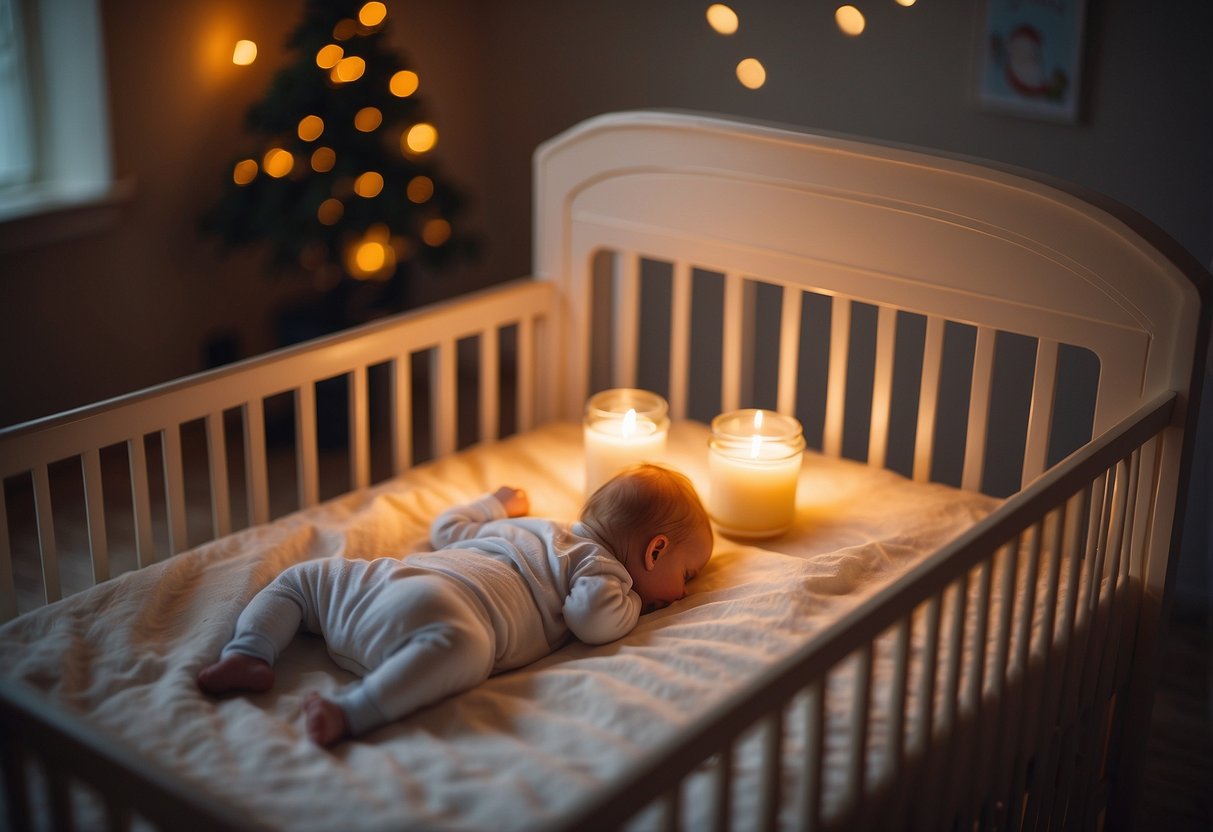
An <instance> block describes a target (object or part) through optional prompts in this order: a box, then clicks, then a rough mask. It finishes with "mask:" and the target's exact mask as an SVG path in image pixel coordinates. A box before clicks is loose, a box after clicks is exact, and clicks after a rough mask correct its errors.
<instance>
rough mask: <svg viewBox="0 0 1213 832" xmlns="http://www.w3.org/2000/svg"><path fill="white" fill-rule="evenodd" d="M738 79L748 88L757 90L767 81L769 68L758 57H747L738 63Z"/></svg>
mask: <svg viewBox="0 0 1213 832" xmlns="http://www.w3.org/2000/svg"><path fill="white" fill-rule="evenodd" d="M737 80H738V81H740V82H741V85H742V86H743V87H745V88H746V89H751V90H756V89H758V88H759V87H761V86H762V85H763V84H765V83H766V82H767V70H766V67H764V66H763V65H762V61H760V60H758V59H757V58H745V59H744V60H742V61H740V62H739V63H738V64H737Z"/></svg>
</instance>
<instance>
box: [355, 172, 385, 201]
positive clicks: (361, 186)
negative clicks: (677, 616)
mask: <svg viewBox="0 0 1213 832" xmlns="http://www.w3.org/2000/svg"><path fill="white" fill-rule="evenodd" d="M382 190H383V176H382V174H379V173H376V172H375V171H373V170H368V171H367V172H366V173H364V174H362V175H361V176H359V177H358V178H357V179H355V180H354V193H356V194H358V196H361V197H365V198H366V199H371V198H372V197H376V196H379V193H380V191H382Z"/></svg>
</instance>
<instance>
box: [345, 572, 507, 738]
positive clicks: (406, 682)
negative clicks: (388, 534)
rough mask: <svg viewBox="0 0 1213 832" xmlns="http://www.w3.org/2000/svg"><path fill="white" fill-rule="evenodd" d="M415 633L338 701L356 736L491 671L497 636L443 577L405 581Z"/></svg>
mask: <svg viewBox="0 0 1213 832" xmlns="http://www.w3.org/2000/svg"><path fill="white" fill-rule="evenodd" d="M405 581H406V582H407V583H408V584H409V585H410V586H409V589H410V592H409V595H408V596H407V600H406V601H405V603H404V605H405V609H402V610H401V615H402V616H404V617H405V618H406V619H407V620H409V621H410V623H411V624H412V626H411V628H410V629H411V630H412V634H411V636H410V637H409V638H408V640H407V641H405V642H404V644H403V645H401V647H400V648H399V649H398V650H396V651H395V652H394V653H392V654H391V655H389V656H388V657H387V658H386V659H385V660H384V661H383V662H382V664H380V665H379V666H378V667H376V668H375V669H373V670H372V671H371V672H370V673H368V674H367V675H366V676H365V677H364V678H363V679H362V681H361V683H358V684H356V685H354V686H353V687H351V688H347V689H346V690H345V691H343V692H342V694H340V695H339V696H337V697H334V701H335V702H336V703H337V704H338V705H339V706H340V707H341V710H342V711H343V712H344V714H345V718H346V720H347V722H348V728H349V733H350V734H352V735H354V736H358V735H359V734H364V733H366V732H367V731H370V730H372V729H373V728H377V727H379V726H380V725H383V724H386V723H388V722H392V721H394V720H397V719H400V718H401V717H403V716H406V715H408V714H410V713H412V712H413V711H416V710H417V709H419V708H423V707H425V706H426V705H431V704H433V703H435V702H438V701H439V700H441V699H444V698H446V697H447V696H450V695H452V694H455V693H459V692H461V691H465V690H468V689H469V688H472V687H475V686H476V685H478V684H480V683H481V682H483V681H484V680H485V679H487V678H488V677H489V674H490V673H492V670H493V661H494V658H495V647H496V641H495V635H494V633H493V630H492V625H491V623H490V621H489V619H488V615H487V614H486V613H485V612H484V609H483V607H481V606H480V604H479V602H477V601H476V600H475V599H474V598H473V597H472V596H471V595H470V593H468V592H467V590H465V589H463V588H462V587H460V586H459V585H458V584H457V583H455V581H454V580H453V579H451V578H447V577H445V576H439V575H435V576H428V575H426V576H417V577H410V578H407V579H405Z"/></svg>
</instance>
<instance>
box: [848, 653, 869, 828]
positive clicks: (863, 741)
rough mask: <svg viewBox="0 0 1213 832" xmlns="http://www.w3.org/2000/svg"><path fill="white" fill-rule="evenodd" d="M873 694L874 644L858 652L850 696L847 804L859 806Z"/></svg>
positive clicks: (866, 755)
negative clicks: (853, 684) (853, 685)
mask: <svg viewBox="0 0 1213 832" xmlns="http://www.w3.org/2000/svg"><path fill="white" fill-rule="evenodd" d="M871 693H872V644H871V642H868V643H867V644H865V645H864V646H863V647H861V648H859V650H857V651H856V652H855V687H854V689H853V690H852V697H851V743H850V750H849V753H848V756H847V785H846V794H847V798H846V805H847V806H849V807H851V808H852V809H853V810H854V809H858V808H859V805H860V801H861V799H862V798H863V790H864V782H865V780H866V778H867V766H868V731H869V727H870V726H869V722H870V707H869V706H870V699H871Z"/></svg>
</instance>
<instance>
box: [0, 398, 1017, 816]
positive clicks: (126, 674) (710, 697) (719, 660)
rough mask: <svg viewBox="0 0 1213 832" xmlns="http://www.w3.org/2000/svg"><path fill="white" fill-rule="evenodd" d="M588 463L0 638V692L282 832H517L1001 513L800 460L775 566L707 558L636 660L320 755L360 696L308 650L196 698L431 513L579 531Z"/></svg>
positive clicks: (524, 452) (499, 474)
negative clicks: (231, 654) (273, 588)
mask: <svg viewBox="0 0 1213 832" xmlns="http://www.w3.org/2000/svg"><path fill="white" fill-rule="evenodd" d="M707 436H708V432H707V429H706V427H705V426H703V425H701V424H697V423H689V422H688V423H680V424H676V425H675V426H674V427H673V430H672V431H671V437H670V447H669V452H668V459H667V461H668V462H669V463H670V464H672V465H674V466H675V467H678V468H679V469H681V470H683V471H685V472H686V473H687V474H688V475H689V476H690V477H691V479H692V481H693V482H695V484H696V486H697V487H698V488H699V489H700V491H701V493H702V494H704V495H705V496H706V494H707V488H708V481H707V464H706V463H707V460H706V453H707V451H706V448H707ZM580 459H581V434H580V427H579V426H578V425H574V424H556V425H550V426H547V427H544V428H541V429H538V430H535V431H531V432H528V433H525V434H522V435H519V436H515V437H511V438H509V439H506V440H504V441H501V442H498V443H494V444H490V445H485V446H477V447H474V448H471V449H468V450H465V451H462V452H460V453H458V454H455V455H453V456H450V457H447V458H444V459H441V460H437V461H435V462H432V463H428V464H425V465H422V466H419V467H417V468H415V469H413V470H411V471H410V472H408V473H407V474H406V475H405V476H403V477H400V478H397V479H393V480H390V481H387V482H385V483H381V484H379V485H377V486H374V487H372V488H369V489H366V490H363V491H360V492H357V493H353V494H350V495H346V496H344V497H341V498H338V499H336V500H333V501H330V502H328V503H325V504H323V505H320V506H318V507H315V508H313V509H309V510H307V511H303V512H298V513H295V514H292V515H288V516H286V517H283V518H281V519H279V520H277V521H275V522H273V523H271V524H268V525H266V526H262V527H257V528H253V529H249V530H246V531H244V532H240V533H237V534H233V535H230V536H228V537H226V538H224V539H221V540H218V541H214V542H211V543H208V544H206V545H203V546H201V547H198V548H196V549H194V550H191V551H190V552H187V553H185V554H182V555H180V556H178V557H175V558H172V559H170V560H168V561H166V562H164V563H160V564H157V565H155V566H152V567H150V568H147V569H144V570H141V571H139V572H133V573H128V574H126V575H123V576H121V577H119V578H117V579H115V580H113V581H110V582H108V583H106V584H102V585H100V586H98V587H95V588H93V589H91V590H88V591H86V592H83V593H80V594H78V595H76V596H72V597H70V598H67V599H65V600H63V601H61V602H58V603H56V604H53V605H51V606H49V607H47V608H44V609H41V610H38V611H35V612H33V613H30V614H27V615H25V616H23V617H21V618H19V619H17V620H15V621H12V622H10V623H9V624H7V625H5V626H4V627H3V628H0V668H3V670H2V671H0V672H3V673H4V674H5V675H7V676H11V677H14V678H17V679H20V680H22V681H24V682H26V683H27V684H29V685H32V686H34V687H35V688H37V689H39V690H41V691H45V692H46V694H47V695H48V696H51V697H53V698H55V699H56V700H59V701H61V702H63V703H64V704H66V705H67V706H68V707H70V708H71V709H72V710H73V711H75V712H77V713H79V714H81V715H83V716H85V717H87V719H88V720H89V721H90V722H91V723H92V724H94V725H96V726H98V727H100V728H101V729H102V730H104V731H106V732H108V733H110V734H112V735H113V736H115V737H116V738H118V739H119V740H120V741H121V742H124V743H126V744H127V745H129V746H130V747H131V748H133V749H134V750H136V751H137V752H139V753H140V754H142V755H144V756H146V757H147V758H148V759H150V760H152V761H154V762H155V763H156V764H157V765H160V766H163V767H166V768H171V769H172V770H174V771H176V772H177V773H179V774H180V775H181V776H182V777H183V778H185V779H186V781H188V782H190V783H192V784H194V785H196V787H197V788H198V790H199V791H200V792H201V793H203V794H207V795H212V796H214V797H215V798H216V799H219V800H223V801H224V802H226V803H229V804H231V805H233V806H234V807H235V808H237V809H238V810H240V811H242V812H245V813H247V814H248V816H249V817H250V818H252V819H255V820H257V821H260V822H262V823H265V824H267V825H270V826H274V827H280V828H291V829H334V828H358V829H379V828H385V829H386V828H410V829H426V828H444V829H502V828H526V827H528V826H530V825H533V823H534V821H535V820H536V819H538V818H542V817H544V816H546V815H548V814H550V813H552V812H554V811H558V810H559V809H560V808H561V807H564V806H567V805H569V804H570V803H571V802H572V801H573V800H575V799H576V798H577V797H578V796H580V795H581V794H583V793H585V792H587V791H589V790H590V789H592V788H593V786H594V785H595V784H596V783H599V782H602V781H603V780H605V779H607V778H609V777H610V776H611V775H612V773H614V772H617V771H619V770H622V769H625V768H626V767H627V766H628V765H629V764H630V762H631V761H632V760H634V759H635V757H636V755H637V754H639V753H642V752H643V751H644V749H646V748H647V747H650V746H651V745H652V744H654V743H655V742H657V741H659V740H660V739H661V738H663V737H666V736H668V735H669V733H670V732H672V731H673V730H675V729H676V728H677V727H678V726H681V725H685V724H687V723H688V722H690V721H692V720H694V718H695V715H696V714H697V713H701V712H702V711H703V710H704V709H705V708H707V707H710V706H711V705H712V704H714V703H716V702H718V701H720V700H721V699H722V698H723V697H724V696H726V695H727V694H728V693H730V692H733V691H735V690H736V689H737V687H738V685H740V684H741V683H742V680H744V679H746V678H747V677H749V676H751V675H752V674H753V673H754V672H756V671H758V670H760V669H761V668H763V667H766V666H768V665H769V664H770V663H772V662H774V661H775V660H777V659H778V658H780V657H782V656H785V655H787V654H788V653H789V652H790V651H791V650H792V649H794V648H795V647H796V646H797V645H799V644H801V643H803V641H804V640H805V639H806V638H808V637H810V636H811V635H812V633H813V632H815V631H818V630H820V629H821V628H823V627H825V626H826V625H827V624H829V623H830V622H832V621H833V620H835V619H836V618H837V616H839V615H840V614H841V613H843V612H844V611H846V610H848V609H850V608H851V607H852V606H854V605H855V604H857V603H859V602H861V601H862V600H863V599H865V598H867V597H868V596H870V595H871V594H872V593H873V592H874V591H876V590H877V589H878V588H880V587H881V586H884V585H886V584H887V583H888V582H889V581H891V580H893V579H895V578H896V577H897V576H898V575H899V574H902V573H903V572H904V571H905V570H907V569H909V568H910V567H912V565H913V564H914V563H915V562H916V561H917V560H918V559H919V558H920V557H921V556H922V555H924V554H926V553H929V552H931V551H933V550H935V549H936V548H938V546H939V545H941V544H942V543H944V542H946V541H947V540H949V539H951V538H953V537H954V536H955V535H956V534H958V533H959V532H960V531H962V530H963V529H965V528H967V527H968V526H970V525H971V524H972V523H973V522H975V521H976V520H977V519H979V518H981V517H982V516H984V515H985V514H987V513H988V512H989V511H991V510H992V509H993V507H994V506H995V505H996V501H994V500H992V499H991V498H988V497H985V496H982V495H978V494H971V493H965V492H960V491H957V490H955V489H951V488H947V487H944V486H939V485H924V484H916V483H912V482H910V481H908V480H906V479H904V478H902V477H900V476H898V475H896V474H894V473H891V472H888V471H881V470H876V469H871V468H868V467H867V466H864V465H860V464H856V463H853V462H848V461H844V460H834V459H829V458H826V457H820V456H817V455H814V454H808V455H807V461H806V464H805V467H804V469H803V472H802V476H801V481H800V491H799V497H798V508H797V523H796V526H795V528H794V529H793V530H792V532H790V533H789V534H787V535H785V536H784V537H782V538H779V539H776V540H773V541H768V542H766V543H764V544H763V545H762V546H756V545H742V544H739V543H737V542H734V541H731V540H728V539H725V538H718V539H717V541H716V546H715V550H714V555H713V558H712V561H711V563H710V564H709V566H708V567H707V568H706V569H705V570H704V572H703V573H702V574H701V575H700V577H699V578H698V579H697V580H696V581H694V582H693V583H692V584H691V586H690V589H691V594H690V595H689V596H688V597H687V598H686V599H685V600H683V601H681V602H679V603H677V604H674V605H672V606H671V607H669V608H667V609H665V610H662V611H659V612H656V613H653V614H650V615H647V616H645V617H643V618H642V619H641V621H640V624H639V626H637V628H636V629H635V630H634V631H633V632H632V633H631V634H630V635H628V636H627V637H626V638H624V639H622V640H620V641H618V642H615V643H613V644H609V645H605V646H601V647H588V646H585V645H581V644H577V643H573V644H570V645H568V646H566V647H565V648H563V649H561V650H560V651H558V652H557V653H555V654H553V655H552V656H549V657H547V658H546V659H544V660H541V661H540V662H537V663H536V664H533V665H531V666H529V667H526V668H523V669H520V670H518V671H514V672H511V673H507V674H503V675H501V676H497V677H495V678H493V679H490V680H489V681H488V682H486V683H484V684H483V685H481V686H480V687H478V688H477V689H475V690H473V691H469V692H467V693H465V694H463V695H461V696H457V697H454V698H452V699H450V700H448V701H446V702H443V703H440V704H438V705H436V706H434V707H431V708H429V709H427V710H425V711H423V712H422V713H419V714H416V715H415V716H413V717H411V718H409V719H406V720H404V721H402V722H399V723H397V724H394V725H391V726H388V727H386V728H383V729H381V730H379V731H376V732H374V733H372V734H370V735H368V736H367V737H364V738H361V739H359V740H357V741H349V742H346V743H344V744H342V745H340V746H339V747H338V748H337V749H335V750H333V751H326V750H323V749H320V748H317V747H316V746H314V745H312V744H311V743H310V742H309V741H308V740H307V738H306V736H305V734H304V732H303V721H302V714H301V706H302V701H303V697H304V695H305V694H306V693H307V692H309V691H313V690H317V691H321V692H331V691H334V690H336V689H337V688H338V687H340V686H341V685H342V684H345V683H347V682H348V681H350V679H351V678H352V677H351V676H349V675H348V674H347V673H345V672H344V671H342V670H340V669H338V668H337V667H336V666H335V665H333V664H332V662H331V660H330V659H329V658H328V656H327V654H326V653H325V651H324V646H323V643H322V642H321V641H320V639H318V638H317V637H314V636H306V635H302V636H300V637H299V638H297V639H296V640H295V642H294V643H293V644H292V646H291V647H290V648H288V649H287V650H286V651H285V653H284V655H283V657H282V659H281V661H280V663H279V665H278V668H277V674H278V681H277V684H276V686H275V689H274V690H272V691H270V692H268V693H265V694H259V695H253V696H236V697H230V698H225V699H221V700H213V699H210V698H208V697H206V696H204V695H202V694H201V693H199V692H198V691H197V689H196V688H195V686H194V677H195V674H196V673H197V671H198V669H199V668H200V667H202V666H203V665H205V664H207V663H209V662H210V661H213V660H214V658H215V656H216V655H217V654H218V651H219V649H220V647H221V646H222V645H223V644H224V643H225V641H226V640H227V638H228V636H229V634H230V632H231V628H232V625H233V624H234V622H235V619H236V616H237V615H238V614H239V611H240V610H241V608H242V607H243V605H244V604H245V602H246V601H247V600H248V599H249V598H250V597H251V596H252V595H253V594H254V593H255V592H256V591H257V590H258V589H259V588H260V587H262V586H263V585H265V584H266V583H267V582H268V581H269V580H270V579H271V578H272V577H273V575H275V574H276V573H277V572H279V571H281V570H282V569H283V568H285V567H286V566H288V565H289V564H291V563H295V562H298V561H300V560H304V559H308V558H315V557H324V556H344V557H377V556H383V555H388V554H404V553H407V552H413V551H423V550H425V549H426V548H428V547H427V543H426V535H427V531H428V526H429V523H430V521H431V520H432V518H433V517H434V516H436V515H437V514H438V513H439V512H440V511H442V510H443V509H444V508H446V507H447V506H449V505H451V504H453V503H456V502H464V501H467V500H470V499H472V498H474V497H476V496H479V495H480V494H482V493H484V492H486V491H489V490H492V489H493V488H495V487H496V486H498V485H500V484H506V483H508V484H512V485H516V486H519V487H522V488H525V489H526V490H527V492H528V493H529V495H530V498H531V502H532V508H533V511H534V513H536V514H541V515H546V516H553V517H562V518H569V519H571V518H573V517H574V516H575V514H576V511H577V508H578V505H579V503H580V500H581V494H580V490H581V483H582V477H583V468H582V465H581V463H580ZM836 721H838V720H835V719H831V720H829V722H831V723H833V722H836ZM829 742H830V744H834V743H833V741H832V740H829ZM844 742H845V739H839V740H838V744H841V743H844ZM740 808H742V807H739V809H740Z"/></svg>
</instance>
